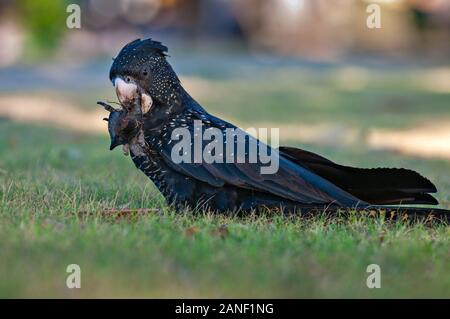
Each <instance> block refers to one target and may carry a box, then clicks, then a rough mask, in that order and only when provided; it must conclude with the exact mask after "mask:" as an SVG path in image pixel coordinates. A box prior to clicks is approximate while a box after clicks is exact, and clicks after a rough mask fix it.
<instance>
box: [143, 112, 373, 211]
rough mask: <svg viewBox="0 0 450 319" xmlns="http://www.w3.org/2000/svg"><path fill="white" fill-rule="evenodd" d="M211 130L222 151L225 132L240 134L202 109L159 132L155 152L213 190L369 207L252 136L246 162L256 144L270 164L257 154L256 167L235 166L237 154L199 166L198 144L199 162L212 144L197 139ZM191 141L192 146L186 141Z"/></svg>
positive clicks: (251, 164) (247, 142)
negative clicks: (240, 190) (230, 189)
mask: <svg viewBox="0 0 450 319" xmlns="http://www.w3.org/2000/svg"><path fill="white" fill-rule="evenodd" d="M195 120H201V121H202V122H201V124H202V127H201V130H200V131H199V127H198V125H197V126H196V124H195ZM174 127H180V128H182V129H183V130H184V131H183V132H184V133H183V134H181V135H182V138H180V137H179V136H178V138H180V139H176V137H177V133H176V132H179V131H176V130H173V128H174ZM210 128H214V129H216V132H217V131H218V132H221V134H222V137H223V140H222V141H220V139H217V140H219V141H218V142H217V141H216V142H217V144H216V145H222V149H223V150H225V149H226V148H227V143H228V144H229V143H230V142H229V139H227V136H226V134H227V129H237V128H236V127H235V126H233V125H231V124H229V123H227V122H225V121H222V120H220V119H218V118H216V117H213V116H211V115H209V114H207V113H206V112H205V111H203V110H201V109H191V110H190V111H189V113H188V114H185V113H184V114H182V115H180V116H179V117H178V118H175V119H173V120H172V121H171V122H170V123H169V125H167V126H166V127H164V128H163V129H162V130H161V134H160V135H159V141H158V142H157V143H156V145H157V151H158V152H159V153H160V154H161V155H162V157H163V158H164V161H165V162H166V163H167V165H169V166H170V167H171V168H172V169H174V170H176V171H178V172H180V173H182V174H185V175H186V176H190V177H192V178H195V179H197V180H200V181H203V182H205V183H208V184H210V185H211V186H214V187H222V186H224V185H226V184H228V185H233V186H236V187H240V188H246V189H250V190H255V191H260V192H266V193H270V194H273V195H276V196H279V197H282V198H285V199H288V200H292V201H295V202H298V203H301V204H327V203H336V204H340V205H343V206H356V205H358V204H365V203H364V202H362V201H360V200H359V199H358V198H356V197H354V196H353V195H351V194H349V193H347V192H346V191H344V190H342V189H340V188H339V187H337V186H335V185H333V184H332V183H331V182H329V181H328V180H326V179H324V178H322V177H320V176H319V175H316V174H315V173H313V172H312V171H310V170H309V169H307V168H304V167H302V166H300V165H298V164H296V163H295V162H293V161H291V160H289V159H287V158H286V157H284V156H280V154H279V153H278V151H276V150H274V149H271V148H270V147H268V146H266V145H265V144H264V143H262V142H260V141H259V140H257V139H255V138H252V137H251V136H249V135H248V134H246V139H245V147H244V149H245V152H244V153H245V155H246V156H248V154H249V153H250V152H249V151H250V150H251V147H252V146H254V145H255V144H254V143H256V145H257V149H258V150H261V149H264V147H266V148H267V149H266V154H270V160H271V161H270V163H268V162H267V161H262V160H260V158H259V153H258V158H257V160H256V161H253V162H252V161H250V160H249V159H248V157H247V158H246V161H245V162H244V163H241V162H239V161H238V160H237V158H238V156H239V154H238V152H235V153H234V154H233V156H234V158H233V161H231V162H230V161H226V160H224V162H217V161H216V162H207V161H205V160H203V157H202V158H201V162H199V163H196V162H195V158H197V159H198V156H196V154H195V147H196V146H195V145H198V142H200V143H201V148H200V150H201V151H200V156H202V155H203V152H206V150H205V148H206V147H208V144H209V143H210V142H211V140H210V141H202V140H201V138H200V141H199V139H198V133H199V132H200V134H203V132H206V130H207V129H210ZM240 132H242V131H240ZM187 133H189V134H187ZM187 138H188V140H186V139H187ZM146 139H147V135H146ZM181 141H183V142H181ZM242 141H243V140H241V141H238V140H237V139H235V140H234V143H233V145H234V148H233V149H234V150H237V145H239V143H242ZM147 142H148V143H150V144H151V145H152V146H153V145H155V143H154V142H155V140H154V139H153V140H148V141H147ZM252 143H253V144H252ZM174 152H175V153H174ZM177 152H178V153H177ZM217 152H218V151H217V149H215V150H214V153H215V155H217V154H218V153H217ZM186 153H190V155H191V156H190V158H189V160H185V161H184V162H183V161H182V162H180V161H179V160H176V161H175V160H174V154H178V155H180V154H181V155H183V154H186ZM205 154H206V153H205ZM228 154H229V152H228ZM192 155H193V156H192ZM197 155H198V154H197ZM241 160H242V157H241ZM274 163H275V164H274ZM276 163H278V169H277V170H275V172H274V173H265V172H267V171H270V168H271V167H272V169H273V168H274V167H273V165H275V166H276V165H277V164H276ZM271 165H272V166H271Z"/></svg>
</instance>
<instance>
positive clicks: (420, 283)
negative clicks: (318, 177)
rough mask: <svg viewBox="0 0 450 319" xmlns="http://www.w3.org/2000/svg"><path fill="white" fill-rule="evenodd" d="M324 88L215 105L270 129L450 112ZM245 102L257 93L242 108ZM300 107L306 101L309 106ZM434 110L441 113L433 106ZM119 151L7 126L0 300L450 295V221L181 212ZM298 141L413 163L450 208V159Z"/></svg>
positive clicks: (1, 125)
mask: <svg viewBox="0 0 450 319" xmlns="http://www.w3.org/2000/svg"><path fill="white" fill-rule="evenodd" d="M217 81H219V80H217ZM314 81H315V80H314V79H312V80H311V82H310V86H309V87H308V86H307V85H306V84H305V85H301V86H299V87H301V89H299V90H297V91H295V90H294V89H293V87H294V86H296V87H297V84H296V85H294V84H291V86H289V85H287V82H278V81H276V83H275V84H274V85H273V86H271V87H266V88H267V90H264V89H263V90H261V89H260V90H259V91H258V90H257V86H258V82H256V83H255V84H249V85H248V86H243V85H242V83H240V82H239V81H236V82H233V81H229V80H222V82H218V83H222V84H223V91H220V92H225V91H228V90H230V92H234V94H233V95H228V96H227V99H223V97H224V95H220V94H222V93H220V92H219V95H218V96H216V97H209V98H208V97H205V98H204V100H203V101H202V102H204V103H205V105H206V106H208V109H211V110H212V111H214V112H215V113H222V114H226V115H229V116H231V117H233V118H239V119H242V120H246V118H248V117H250V115H252V114H256V116H257V119H256V120H259V119H260V120H261V121H264V120H266V121H267V118H268V117H269V118H270V117H271V116H273V118H270V120H274V121H280V122H282V121H287V122H289V121H294V120H293V119H301V121H302V122H309V121H315V120H316V121H319V120H320V116H321V114H323V115H324V120H325V121H327V120H333V119H336V120H337V121H342V123H345V124H346V125H359V126H364V125H367V124H368V123H371V125H380V126H390V127H392V126H395V125H397V123H396V122H397V121H398V122H399V124H398V125H399V126H402V125H406V123H407V122H408V120H411V122H412V123H414V121H418V120H419V119H420V118H421V117H424V116H425V117H427V116H428V117H429V118H433V116H434V117H445V116H447V118H448V117H449V116H450V114H449V110H448V102H449V99H450V97H449V95H448V94H447V95H445V94H431V93H424V92H422V93H420V92H418V93H414V94H416V96H415V95H411V94H412V93H411V92H415V91H414V90H413V89H411V88H408V87H406V88H405V87H402V86H399V90H398V91H395V90H393V89H392V88H390V89H388V92H387V93H386V94H382V90H383V88H381V87H380V88H377V87H371V88H370V89H365V90H363V91H360V92H343V91H339V90H337V89H332V90H330V95H329V96H326V95H325V96H323V95H322V94H320V92H318V91H317V87H315V85H318V86H320V85H322V84H321V83H318V84H317V83H315V82H314ZM259 83H261V82H259ZM282 84H283V85H282ZM286 85H287V87H286ZM389 85H390V84H389ZM389 85H388V86H389ZM402 92H403V93H405V92H409V93H411V94H406V96H407V97H404V100H407V101H409V102H408V103H407V104H406V106H405V107H404V108H397V109H396V110H395V112H397V113H395V112H394V111H392V112H393V113H392V114H394V113H395V114H394V115H393V117H389V112H390V111H387V113H388V115H383V114H385V113H383V112H385V111H383V110H381V109H378V111H376V110H373V109H372V107H376V106H377V105H379V103H378V102H380V101H384V100H386V97H387V96H389V95H392V96H395V97H399V96H403V93H402ZM258 93H260V94H259V95H258ZM246 96H253V97H255V98H254V99H247V100H245V99H244V101H247V102H248V103H247V105H246V107H238V102H239V101H242V99H243V98H244V97H246ZM298 99H300V100H301V101H303V102H304V103H302V104H301V105H302V106H301V107H298V108H296V107H295V105H298V104H297V101H298ZM318 99H319V100H318ZM93 100H94V101H95V100H96V98H95V99H93ZM402 101H403V100H402ZM352 103H353V104H352ZM429 103H432V104H433V105H435V109H436V110H437V111H436V112H435V113H432V112H430V111H429V110H428V109H427V108H426V104H429ZM241 104H242V103H241ZM209 105H211V108H210V107H209ZM273 105H276V108H275V107H272V106H273ZM444 105H446V107H447V109H445V108H444ZM257 106H259V108H258V110H259V111H258V112H256V113H255V110H256V109H257ZM321 107H322V108H321ZM274 110H276V111H274ZM278 110H282V111H278ZM367 112H369V113H370V112H373V113H370V116H368V115H367V114H369V113H367ZM408 112H410V113H408ZM427 112H428V113H427ZM446 112H447V113H446ZM408 114H409V115H408ZM406 115H408V116H406ZM405 116H406V117H405ZM358 119H359V121H358ZM294 144H295V143H294ZM108 145H109V141H108V139H107V137H106V136H92V135H82V134H78V133H75V132H72V131H66V130H57V129H53V128H49V127H44V126H38V125H28V124H27V125H25V124H16V123H12V122H10V121H7V120H2V119H0V154H1V155H0V243H1V244H0V297H307V298H309V297H327V298H328V297H368V298H379V297H389V298H390V297H446V298H449V297H450V273H449V267H448V266H449V264H450V228H449V227H448V226H446V225H434V226H432V227H429V226H425V225H423V224H414V225H410V224H406V223H402V222H396V223H384V222H383V221H381V220H378V219H370V218H366V217H361V216H353V217H352V218H351V219H349V220H346V221H333V222H329V221H326V220H325V219H324V218H323V217H321V216H318V217H317V218H313V219H309V220H303V219H300V218H292V217H283V216H279V215H277V214H274V213H272V214H270V213H268V214H266V215H262V216H248V217H245V218H237V217H230V216H220V215H211V214H207V213H203V212H202V213H200V214H198V215H193V214H192V213H190V212H185V213H182V214H175V213H174V212H173V211H171V210H170V209H168V208H167V207H165V205H164V202H163V199H162V198H161V196H160V195H159V193H158V192H157V191H156V189H155V188H154V187H153V185H152V184H151V182H150V181H149V180H148V179H147V178H146V177H145V176H144V175H143V174H142V173H140V172H139V171H138V170H137V169H136V168H135V167H134V165H133V164H132V162H131V160H130V159H129V158H127V157H124V156H122V155H121V152H120V151H114V152H110V151H108ZM297 146H301V147H305V148H307V149H309V150H312V151H316V152H319V153H321V154H323V155H325V156H327V157H330V158H332V159H334V160H336V161H338V162H342V163H346V164H350V165H359V166H365V167H371V166H379V165H380V164H381V165H382V166H402V167H410V168H413V169H415V170H417V171H419V172H421V173H423V174H424V175H426V176H428V177H429V178H430V179H431V180H432V181H434V182H435V183H436V185H437V187H438V189H439V190H440V192H439V193H438V195H437V196H438V199H439V200H440V201H441V206H442V207H445V208H450V192H449V191H450V163H449V162H448V161H443V160H439V161H438V160H422V159H417V158H410V157H403V156H400V155H395V154H391V153H384V152H374V151H371V150H368V149H367V148H364V147H363V146H361V148H358V149H338V148H332V147H318V146H310V145H309V146H308V145H297ZM113 207H114V208H120V207H130V208H138V207H147V208H160V211H159V212H150V213H149V214H146V215H143V216H136V217H135V218H131V219H120V220H119V219H115V218H112V217H107V216H105V215H104V214H102V211H104V210H105V209H106V208H113ZM80 212H83V213H80ZM73 263H75V264H78V265H80V267H81V273H82V274H81V285H82V288H81V289H68V288H67V287H66V285H65V283H66V277H67V275H68V274H67V273H66V267H67V265H69V264H73ZM372 263H376V264H378V265H380V267H381V271H382V277H381V278H382V279H381V280H382V283H381V285H382V286H381V289H368V288H367V286H366V278H367V276H368V275H369V274H368V273H366V268H367V266H368V265H369V264H372Z"/></svg>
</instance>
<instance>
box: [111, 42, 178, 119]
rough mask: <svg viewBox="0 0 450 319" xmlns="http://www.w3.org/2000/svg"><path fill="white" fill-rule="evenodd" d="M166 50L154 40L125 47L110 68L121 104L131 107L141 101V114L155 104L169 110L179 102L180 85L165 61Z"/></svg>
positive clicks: (112, 80) (129, 44) (131, 43)
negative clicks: (138, 100)
mask: <svg viewBox="0 0 450 319" xmlns="http://www.w3.org/2000/svg"><path fill="white" fill-rule="evenodd" d="M166 53H167V47H166V46H164V45H162V44H161V43H160V42H157V41H153V40H151V39H146V40H140V39H137V40H135V41H133V42H130V43H128V44H127V45H125V46H124V47H123V48H122V50H121V51H120V52H119V54H118V55H117V57H116V58H115V59H114V62H113V64H112V66H111V69H110V73H109V78H110V80H111V82H112V83H113V85H114V87H115V89H116V94H117V97H118V99H119V101H120V103H121V104H122V105H123V106H124V107H125V108H126V109H128V108H132V106H133V105H134V104H135V101H136V100H137V99H140V103H141V108H142V113H143V114H145V113H147V112H148V111H149V110H150V109H151V108H152V106H153V105H154V103H155V102H156V103H158V104H159V105H164V106H167V107H171V106H173V104H174V103H177V102H178V101H179V94H178V92H179V88H180V82H179V79H178V77H177V75H176V74H175V72H174V71H173V69H172V67H171V66H170V64H169V63H168V62H167V60H166Z"/></svg>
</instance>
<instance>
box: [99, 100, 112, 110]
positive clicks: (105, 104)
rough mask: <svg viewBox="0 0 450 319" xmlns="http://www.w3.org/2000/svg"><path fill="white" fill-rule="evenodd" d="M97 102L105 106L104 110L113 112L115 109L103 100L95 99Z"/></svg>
mask: <svg viewBox="0 0 450 319" xmlns="http://www.w3.org/2000/svg"><path fill="white" fill-rule="evenodd" d="M97 104H98V105H101V106H103V107H104V108H105V110H107V111H108V112H115V111H116V109H115V108H113V107H112V106H111V105H109V104H107V103H105V102H102V101H97Z"/></svg>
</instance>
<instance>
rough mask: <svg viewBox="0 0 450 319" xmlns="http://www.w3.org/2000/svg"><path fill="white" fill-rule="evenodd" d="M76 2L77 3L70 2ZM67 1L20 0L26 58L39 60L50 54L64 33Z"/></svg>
mask: <svg viewBox="0 0 450 319" xmlns="http://www.w3.org/2000/svg"><path fill="white" fill-rule="evenodd" d="M71 2H77V1H71ZM68 4H69V1H67V0H61V1H55V0H39V1H35V0H21V1H19V2H18V3H17V9H18V12H19V16H20V17H21V19H22V21H23V25H24V26H25V28H26V31H27V34H28V42H29V43H28V45H29V46H30V47H29V48H27V50H26V55H27V58H32V59H33V58H39V57H41V56H43V55H47V54H49V53H51V52H52V51H53V50H54V49H55V48H56V47H57V45H58V43H59V40H60V39H61V37H62V36H63V34H64V32H65V31H66V29H67V28H66V21H65V20H66V15H67V14H66V7H67V5H68Z"/></svg>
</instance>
